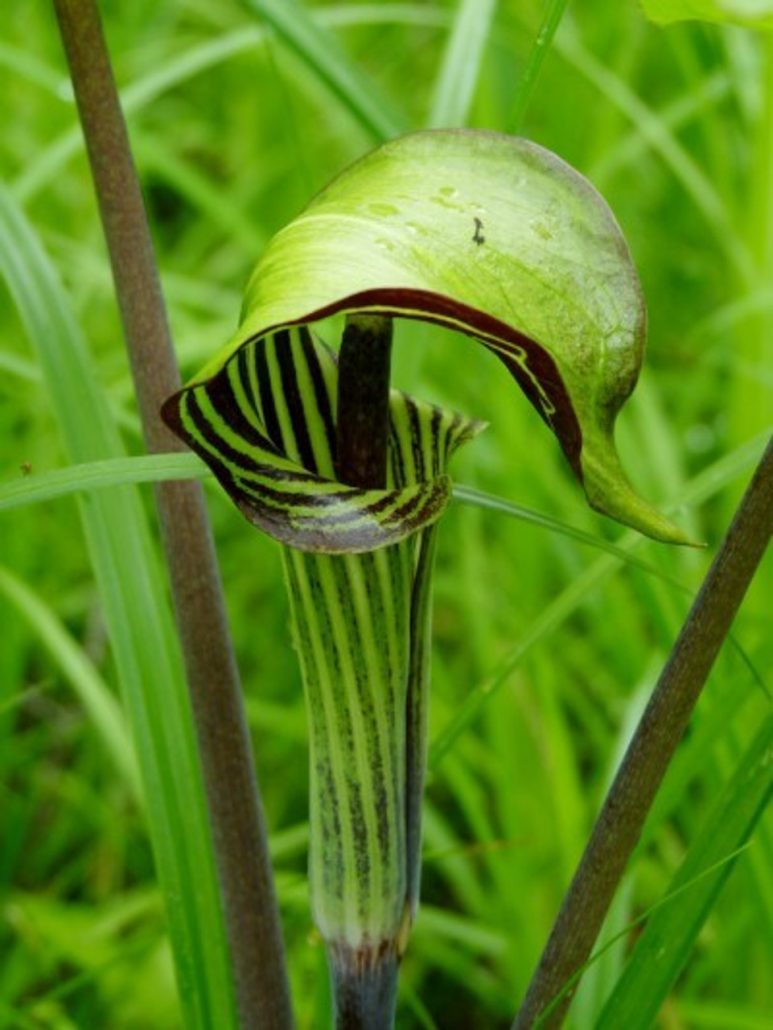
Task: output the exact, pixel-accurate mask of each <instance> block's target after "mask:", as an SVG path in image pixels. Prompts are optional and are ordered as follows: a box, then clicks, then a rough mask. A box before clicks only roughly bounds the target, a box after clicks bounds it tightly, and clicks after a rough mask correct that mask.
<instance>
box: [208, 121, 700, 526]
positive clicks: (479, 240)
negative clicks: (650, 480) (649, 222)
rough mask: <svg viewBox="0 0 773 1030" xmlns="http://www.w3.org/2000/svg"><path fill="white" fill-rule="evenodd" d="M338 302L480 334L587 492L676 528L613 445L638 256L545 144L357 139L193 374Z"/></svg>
mask: <svg viewBox="0 0 773 1030" xmlns="http://www.w3.org/2000/svg"><path fill="white" fill-rule="evenodd" d="M341 311H346V312H351V311H361V312H362V311H374V312H383V313H386V314H391V315H395V316H401V317H406V318H417V319H424V320H428V321H433V322H438V323H441V324H443V325H446V326H448V327H450V328H453V329H456V330H459V331H461V332H464V333H467V334H469V335H472V336H474V337H476V338H477V339H479V340H480V341H481V342H482V343H483V344H484V345H485V346H486V347H488V348H489V349H490V350H492V351H493V352H494V353H496V355H497V356H498V357H499V358H500V360H501V361H502V362H503V363H504V364H505V366H506V367H507V369H508V371H510V373H511V374H512V375H513V376H514V377H515V379H516V380H517V381H518V383H519V384H520V386H521V387H522V388H523V390H524V392H525V393H526V395H527V396H528V398H529V400H530V401H531V402H532V404H533V405H534V406H535V408H536V409H537V411H538V412H539V414H540V415H541V416H542V418H543V419H544V421H545V422H546V423H547V424H548V425H549V426H550V428H551V429H552V430H553V431H554V433H555V434H556V436H557V437H558V440H559V442H560V444H561V446H562V448H563V450H564V453H565V454H566V456H567V458H568V460H569V462H570V464H571V466H572V468H573V470H574V472H575V474H576V475H577V477H578V479H579V480H580V481H581V482H582V484H583V486H584V488H585V492H586V495H587V498H588V500H589V502H590V504H591V505H592V506H593V507H594V508H596V509H597V510H598V511H601V512H603V513H604V514H607V515H609V516H611V517H613V518H616V519H618V520H619V521H620V522H623V523H626V524H628V525H630V526H633V527H635V528H636V529H638V530H640V531H641V532H643V533H646V534H647V535H649V536H652V537H655V538H657V539H660V540H665V541H669V542H674V543H687V542H688V541H687V539H686V537H685V536H684V535H683V534H682V533H681V531H680V530H678V529H677V528H676V527H674V526H672V525H671V524H670V523H669V522H668V521H667V520H666V519H665V518H664V517H663V516H662V515H660V514H659V513H658V512H657V511H656V510H655V509H654V508H652V507H651V506H650V505H649V504H648V503H647V502H645V501H644V500H642V499H641V498H639V497H638V496H637V495H636V494H635V492H634V491H633V489H632V488H631V486H630V484H629V483H628V480H627V479H626V477H625V474H624V473H623V471H622V469H621V467H620V463H619V460H618V458H617V454H616V452H615V448H614V442H613V428H614V421H615V418H616V416H617V413H618V411H619V409H620V407H621V406H622V404H623V402H624V401H625V400H626V398H627V397H628V396H629V395H630V393H631V390H632V389H633V387H634V385H635V382H636V379H637V376H638V373H639V369H640V366H641V361H642V357H643V351H644V339H645V327H646V315H645V309H644V302H643V298H642V294H641V288H640V285H639V280H638V277H637V274H636V270H635V268H634V266H633V263H632V261H631V257H630V254H629V251H628V248H627V246H626V244H625V241H624V239H623V236H622V233H621V232H620V229H619V227H618V225H617V223H616V221H615V219H614V217H613V215H612V213H611V212H610V210H609V208H608V207H607V205H606V203H605V202H604V201H603V199H602V198H601V197H600V196H599V194H598V193H597V192H596V191H595V189H594V188H593V187H592V186H591V185H590V184H589V183H588V182H587V180H585V179H584V178H583V177H582V176H580V175H579V174H578V173H577V172H575V171H574V170H573V169H572V168H570V167H569V166H568V165H567V164H566V163H565V162H563V161H561V160H560V159H559V158H557V157H556V156H555V155H553V154H551V153H550V152H549V151H547V150H545V149H543V148H542V147H539V146H537V145H535V144H533V143H530V142H528V141H526V140H522V139H516V138H513V137H509V136H504V135H501V134H498V133H492V132H481V131H466V130H461V131H460V130H454V131H446V130H441V131H428V132H418V133H413V134H410V135H407V136H403V137H400V138H399V139H396V140H394V141H392V142H390V143H387V144H385V145H384V146H382V147H379V148H378V149H377V150H374V151H373V152H371V153H370V154H368V155H366V156H365V157H364V158H362V159H361V160H359V161H357V162H356V163H355V164H353V165H352V166H350V167H349V168H348V169H346V170H345V171H344V172H343V173H342V174H341V175H340V176H338V178H336V179H335V180H334V181H333V182H332V183H331V184H330V185H329V186H328V187H327V188H326V189H325V190H323V191H322V192H321V193H320V194H319V195H318V196H317V197H315V198H314V200H312V202H311V203H310V204H309V206H308V207H307V208H306V210H305V211H304V212H302V214H301V215H299V216H298V218H296V219H295V220H294V221H293V222H291V223H290V224H289V225H287V226H286V227H285V228H284V229H282V230H281V231H280V232H279V233H277V235H276V236H275V237H274V238H273V240H272V241H271V242H270V244H269V246H268V248H267V249H266V252H265V254H264V255H263V257H262V258H261V260H260V262H259V263H258V265H257V266H256V268H255V270H254V272H253V274H252V276H251V278H250V281H249V284H248V287H247V291H246V295H245V300H244V306H243V311H242V322H241V325H240V326H239V330H238V332H237V333H236V335H235V336H234V337H233V339H232V340H231V341H230V342H229V343H228V344H227V345H226V347H225V348H224V349H223V350H222V351H221V352H220V354H218V355H217V357H216V358H215V359H213V360H212V361H211V362H210V363H208V364H207V365H206V366H205V368H204V369H203V370H202V371H201V373H200V374H199V375H198V376H197V377H196V379H195V380H194V383H193V384H191V386H194V385H195V384H196V383H202V382H204V381H206V380H208V379H210V378H211V377H212V376H214V375H216V374H217V373H218V372H220V371H221V370H222V369H223V367H224V365H225V364H226V362H227V361H228V359H229V358H231V357H232V356H233V355H234V354H235V353H236V352H237V351H238V350H239V349H240V348H241V347H242V346H244V345H245V344H246V343H247V342H248V341H250V340H254V339H256V338H259V337H262V336H265V335H267V334H271V333H273V332H275V331H276V330H277V329H280V328H283V327H287V326H291V325H299V324H307V323H312V322H315V321H317V320H318V319H320V318H322V317H325V316H327V315H330V314H332V313H335V312H341Z"/></svg>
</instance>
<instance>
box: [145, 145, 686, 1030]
mask: <svg viewBox="0 0 773 1030" xmlns="http://www.w3.org/2000/svg"><path fill="white" fill-rule="evenodd" d="M337 312H344V313H346V314H347V315H349V316H350V319H351V320H352V323H353V324H355V325H356V324H357V322H358V320H359V321H360V323H362V322H363V320H364V322H365V323H367V320H368V319H369V318H374V319H375V320H382V321H383V319H385V318H387V319H388V318H391V317H406V318H417V319H424V320H428V321H432V322H436V323H440V324H442V325H445V326H447V327H449V328H451V329H454V330H458V331H461V332H464V333H467V334H469V335H472V336H474V337H476V338H477V339H478V340H480V341H481V342H482V343H483V344H484V346H486V347H487V348H488V349H490V350H491V351H493V352H494V353H495V354H496V355H497V357H498V358H499V359H500V360H501V361H502V362H503V364H504V365H505V367H506V368H507V370H508V371H509V372H510V373H511V374H512V376H513V377H514V378H515V379H516V381H517V382H518V383H519V385H520V386H521V387H522V389H523V390H524V392H525V393H526V395H527V397H528V398H529V400H530V401H531V402H532V404H533V405H534V406H535V408H536V409H537V411H538V412H539V414H540V415H541V417H542V418H543V420H544V421H545V422H546V423H547V425H548V426H549V427H550V428H551V429H552V430H553V431H554V433H555V434H556V436H557V438H558V440H559V442H560V444H561V447H562V448H563V451H564V453H565V455H566V457H567V459H568V461H569V464H570V465H571V468H572V469H573V471H574V473H575V475H576V476H577V478H578V479H579V480H580V482H581V483H582V485H583V487H584V490H585V493H586V495H587V498H588V500H589V502H590V503H591V505H592V506H593V507H594V508H596V509H598V510H599V511H602V512H604V513H606V514H608V515H610V516H612V517H614V518H616V519H618V520H619V521H621V522H624V523H627V524H628V525H631V526H634V527H635V528H637V529H639V530H641V531H642V532H644V533H647V534H649V535H650V536H653V537H656V538H658V539H661V540H665V541H670V542H685V541H684V537H683V536H682V534H681V533H680V532H679V531H678V530H677V529H676V528H675V527H673V526H672V525H671V524H670V523H668V522H667V521H666V520H665V519H664V518H663V517H662V516H661V515H659V514H658V513H657V512H656V511H655V510H654V509H652V508H651V507H650V506H649V505H648V504H647V503H646V502H644V501H643V500H641V499H640V498H639V497H638V496H637V495H636V494H635V493H634V491H633V490H632V488H631V487H630V485H629V483H628V481H627V479H626V478H625V476H624V474H623V472H622V470H621V468H620V464H619V462H618V459H617V455H616V452H615V449H614V444H613V428H614V421H615V418H616V415H617V413H618V411H619V409H620V407H621V405H622V404H623V402H624V401H625V400H626V398H627V397H628V395H629V394H630V392H631V390H632V389H633V386H634V384H635V382H636V378H637V375H638V372H639V368H640V364H641V360H642V353H643V347H644V335H645V312H644V305H643V301H642V296H641V290H640V287H639V282H638V278H637V275H636V272H635V269H634V267H633V264H632V262H631V258H630V255H629V253H628V249H627V247H626V245H625V242H624V240H623V237H622V235H621V232H620V230H619V227H618V226H617V223H616V222H615V220H614V218H613V216H612V214H611V212H610V211H609V209H608V207H607V206H606V204H605V203H604V201H603V200H602V199H601V197H600V196H599V195H598V194H597V193H596V191H595V190H594V189H593V188H592V187H591V186H590V184H589V183H588V182H587V181H586V180H585V179H583V178H582V177H581V176H580V175H579V174H578V173H576V172H575V171H574V170H572V169H571V168H570V167H569V166H567V165H566V164H565V163H564V162H562V161H561V160H559V159H558V158H557V157H555V156H554V155H553V154H551V153H549V152H547V151H546V150H544V149H542V148H541V147H538V146H535V145H534V144H532V143H529V142H526V141H524V140H521V139H515V138H511V137H507V136H503V135H498V134H495V133H488V132H476V131H436V132H422V133H415V134H411V135H408V136H405V137H402V138H400V139H397V140H395V141H393V142H391V143H388V144H386V145H385V146H382V147H380V148H379V149H377V150H375V151H374V152H372V153H370V154H369V155H367V156H366V157H364V158H363V159H361V160H360V161H358V162H357V163H355V164H354V165H353V166H351V167H350V168H349V169H347V170H346V171H345V172H344V173H343V174H342V175H340V176H339V177H338V178H337V179H336V180H335V181H334V182H333V183H332V184H331V185H330V186H328V187H327V189H325V190H324V191H323V192H322V193H321V194H319V195H318V196H317V197H316V198H315V199H314V200H313V201H312V202H311V203H310V204H309V206H308V207H307V208H306V210H305V211H304V212H303V213H302V214H301V215H300V216H299V217H298V218H297V219H295V221H293V222H292V223H290V224H289V225H288V226H287V227H285V228H284V229H283V230H281V231H280V232H279V233H278V234H277V235H276V236H275V237H274V239H273V240H272V241H271V243H270V244H269V246H268V248H267V249H266V252H265V254H264V255H263V257H262V259H261V260H260V262H259V264H258V265H257V267H256V269H255V271H254V273H253V275H252V278H251V280H250V283H249V285H248V288H247V293H246V298H245V303H244V309H243V313H242V320H241V324H240V326H239V329H238V332H237V333H236V335H235V336H234V338H233V339H232V340H231V341H230V342H229V343H228V344H227V345H226V347H225V348H224V349H223V350H222V351H221V352H220V353H219V354H218V355H217V357H216V358H215V359H213V361H211V362H210V363H209V364H207V366H206V367H205V368H204V369H203V370H202V371H201V372H200V373H199V375H197V376H196V378H195V379H194V380H193V381H192V382H191V383H190V384H189V385H188V386H187V387H186V388H185V389H184V390H182V391H181V392H180V393H178V394H176V395H175V396H173V397H171V398H170V399H169V400H168V401H167V402H166V404H165V406H164V410H163V414H164V418H165V419H166V421H167V423H168V424H169V425H170V426H171V427H172V428H173V429H174V430H175V431H176V432H177V433H178V434H179V435H180V436H181V437H182V438H183V439H184V440H186V441H187V442H188V443H189V444H190V446H191V447H192V448H193V449H194V450H195V451H196V452H197V453H198V454H200V455H201V457H202V458H203V459H204V460H205V461H206V462H207V463H208V465H209V466H210V467H211V468H212V470H213V472H214V473H215V475H216V476H217V478H218V479H219V481H220V482H221V483H222V485H223V486H224V487H225V489H226V490H227V491H228V493H229V494H230V495H231V497H232V498H233V500H234V501H235V502H236V504H237V505H238V507H239V508H240V510H241V511H242V512H243V513H244V514H245V515H246V517H247V518H248V519H249V520H250V521H251V522H253V523H254V524H255V525H257V526H258V527H260V528H261V529H263V530H264V531H266V532H267V533H269V534H271V535H272V536H274V537H275V538H276V539H278V540H279V541H281V543H282V545H283V560H284V566H285V573H286V582H287V588H288V591H289V596H290V602H291V611H292V622H293V636H294V640H295V645H296V649H297V651H298V655H299V658H300V664H301V671H302V675H303V681H304V686H305V692H306V701H307V708H308V716H309V724H310V750H311V753H310V768H311V796H310V820H311V841H310V877H311V897H312V907H313V912H314V918H315V920H316V922H317V925H318V927H319V929H320V931H321V933H322V935H323V937H324V939H325V941H326V944H327V947H328V953H329V958H330V964H331V970H332V974H333V981H334V985H335V993H336V1005H337V1012H338V1022H339V1025H340V1026H367V1027H381V1026H389V1025H390V1023H391V1019H392V1013H393V1008H394V997H395V978H396V972H397V966H398V964H399V961H400V958H401V956H402V954H403V953H404V950H405V947H406V944H407V940H408V935H409V931H410V926H411V923H412V920H413V917H414V914H415V908H416V903H417V898H418V884H419V864H420V860H419V855H420V809H421V793H422V784H423V774H424V766H425V752H426V733H425V726H426V711H427V687H428V667H429V662H428V654H429V621H430V598H431V574H432V565H433V556H434V548H435V540H436V524H437V520H438V517H439V516H440V515H441V513H442V511H443V509H444V507H445V506H446V504H447V503H448V500H449V498H450V481H449V479H448V476H447V473H446V464H447V462H448V459H449V458H450V456H451V455H452V453H453V452H454V450H455V449H456V448H457V447H458V446H459V445H460V444H462V443H463V442H465V441H466V440H468V439H470V438H471V437H472V436H474V435H475V433H476V432H478V430H479V429H480V428H481V426H480V423H477V422H475V421H472V420H470V419H466V418H463V417H461V416H459V415H454V414H451V413H449V412H446V411H443V410H440V409H438V408H436V407H433V406H430V405H427V404H423V403H421V402H420V401H416V400H413V399H412V398H410V397H407V396H405V395H404V394H401V393H397V392H395V391H393V392H392V394H391V401H390V405H389V432H388V444H387V462H386V481H385V482H383V483H382V484H379V485H378V487H364V486H352V485H349V484H348V483H347V482H345V481H342V477H341V476H340V474H339V471H340V470H339V468H338V459H337V433H336V421H337V398H338V383H337V379H338V369H337V361H336V355H335V354H334V353H333V352H332V351H331V350H329V349H328V347H327V346H326V345H325V344H324V343H322V342H321V341H320V340H319V339H318V338H317V337H316V336H315V335H313V333H312V331H311V330H310V329H309V328H308V327H309V326H310V325H311V324H312V323H315V322H317V321H318V320H320V319H322V318H324V317H326V316H328V315H331V314H334V313H337ZM451 353H452V352H451V350H450V349H449V355H451ZM449 360H453V359H452V357H450V356H449ZM524 450H525V448H522V449H521V452H523V451H524ZM513 459H514V464H515V462H516V461H519V460H527V459H523V458H522V457H521V453H519V454H514V455H513Z"/></svg>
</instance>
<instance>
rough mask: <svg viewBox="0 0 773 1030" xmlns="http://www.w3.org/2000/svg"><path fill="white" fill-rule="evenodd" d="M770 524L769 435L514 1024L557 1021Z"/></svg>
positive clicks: (772, 459) (772, 448)
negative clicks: (762, 453) (767, 442)
mask: <svg viewBox="0 0 773 1030" xmlns="http://www.w3.org/2000/svg"><path fill="white" fill-rule="evenodd" d="M771 531H773V440H772V441H771V442H770V443H769V444H768V446H767V449H766V451H765V453H764V455H763V456H762V459H761V461H760V463H759V465H758V466H757V470H756V472H755V474H754V477H753V478H752V481H751V483H750V484H749V487H748V488H747V490H746V493H745V494H744V496H743V499H742V501H741V504H740V505H739V507H738V510H737V511H736V514H735V517H734V519H733V522H732V525H731V526H730V529H729V530H728V532H727V535H726V536H725V539H724V541H723V543H722V546H721V547H720V549H719V552H718V553H717V555H716V557H715V559H714V561H713V562H712V565H711V568H710V569H709V571H708V574H707V576H706V579H705V580H704V582H703V585H702V587H701V589H700V591H699V593H698V596H697V597H696V598H695V601H694V602H693V605H692V608H691V609H690V613H689V615H688V616H687V620H686V621H685V623H684V625H683V627H682V630H681V632H680V634H679V637H678V639H677V641H676V643H675V645H674V647H673V650H672V651H671V655H670V657H669V659H668V662H667V663H666V666H665V668H664V669H663V672H662V673H661V676H660V679H659V680H658V683H657V686H656V687H655V690H654V692H653V694H652V697H651V698H650V701H649V704H648V705H647V708H646V709H645V711H644V714H643V716H642V718H641V720H640V722H639V725H638V726H637V728H636V732H635V733H634V735H633V738H632V740H631V743H630V745H629V746H628V750H627V751H626V754H625V757H624V758H623V761H622V764H621V766H620V769H619V771H618V773H617V775H616V777H615V780H614V782H613V784H612V786H611V787H610V789H609V793H608V794H607V797H606V800H605V801H604V805H603V807H602V809H601V813H600V814H599V816H598V819H597V820H596V824H595V826H594V828H593V832H592V834H591V837H590V840H589V842H588V844H587V846H586V848H585V852H584V854H583V856H582V858H581V860H580V864H579V866H578V867H577V871H576V873H575V875H574V879H573V880H572V883H571V885H570V887H569V890H568V891H567V893H566V896H565V897H564V901H563V904H562V906H561V910H560V912H559V913H558V916H557V918H556V921H555V924H554V925H553V929H552V931H551V934H550V937H549V939H548V942H547V945H546V946H545V950H544V952H543V953H542V957H541V958H540V961H539V964H538V965H537V969H536V971H535V973H534V976H533V978H532V981H531V983H530V985H529V988H528V990H527V992H526V996H525V998H524V1000H523V1003H522V1005H521V1008H520V1010H519V1012H518V1015H517V1016H516V1019H515V1022H514V1023H513V1030H526V1028H531V1027H536V1026H539V1027H558V1026H560V1025H561V1023H562V1021H563V1018H564V1015H565V1013H566V1010H567V1008H568V1006H569V1003H570V1001H571V999H572V996H573V994H574V991H575V990H576V987H577V983H578V982H579V978H580V970H581V969H582V967H583V965H584V964H585V962H586V961H587V959H588V957H589V955H590V953H591V949H592V947H593V945H594V943H595V941H596V938H597V936H598V933H599V930H600V929H601V925H602V923H603V921H604V918H605V916H606V914H607V911H608V909H609V906H610V904H611V902H612V898H613V896H614V893H615V890H616V888H617V886H618V884H619V882H620V879H621V878H622V875H623V872H624V870H625V866H626V864H627V862H628V859H629V858H630V856H631V853H632V852H633V849H634V847H635V846H636V842H637V841H638V839H639V836H640V834H641V830H642V827H643V825H644V821H645V819H646V817H647V813H648V812H649V810H650V807H651V805H652V802H653V800H654V798H655V794H656V792H657V790H658V787H659V786H660V783H661V781H662V779H663V776H664V775H665V772H666V769H667V768H668V766H669V763H670V761H671V759H672V757H673V755H674V752H675V750H676V748H677V745H678V744H679V741H680V740H681V737H682V734H683V733H684V731H685V729H686V727H687V723H688V721H689V718H690V715H691V713H692V711H693V708H694V707H695V704H696V702H697V700H698V697H699V696H700V692H701V690H702V688H703V685H704V683H705V682H706V679H707V677H708V675H709V672H710V671H711V667H712V665H713V664H714V660H715V658H716V656H717V654H718V652H719V649H720V647H721V646H722V643H723V641H724V640H725V637H726V636H727V633H728V631H729V629H730V625H731V623H732V621H733V619H734V617H735V614H736V612H737V611H738V607H739V605H740V604H741V601H742V600H743V597H744V594H745V593H746V590H747V588H748V586H749V583H750V582H751V580H752V577H753V575H754V572H755V570H756V569H757V566H758V565H759V562H760V561H761V559H762V556H763V554H764V553H765V549H766V547H767V545H768V541H769V540H770V536H771Z"/></svg>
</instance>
